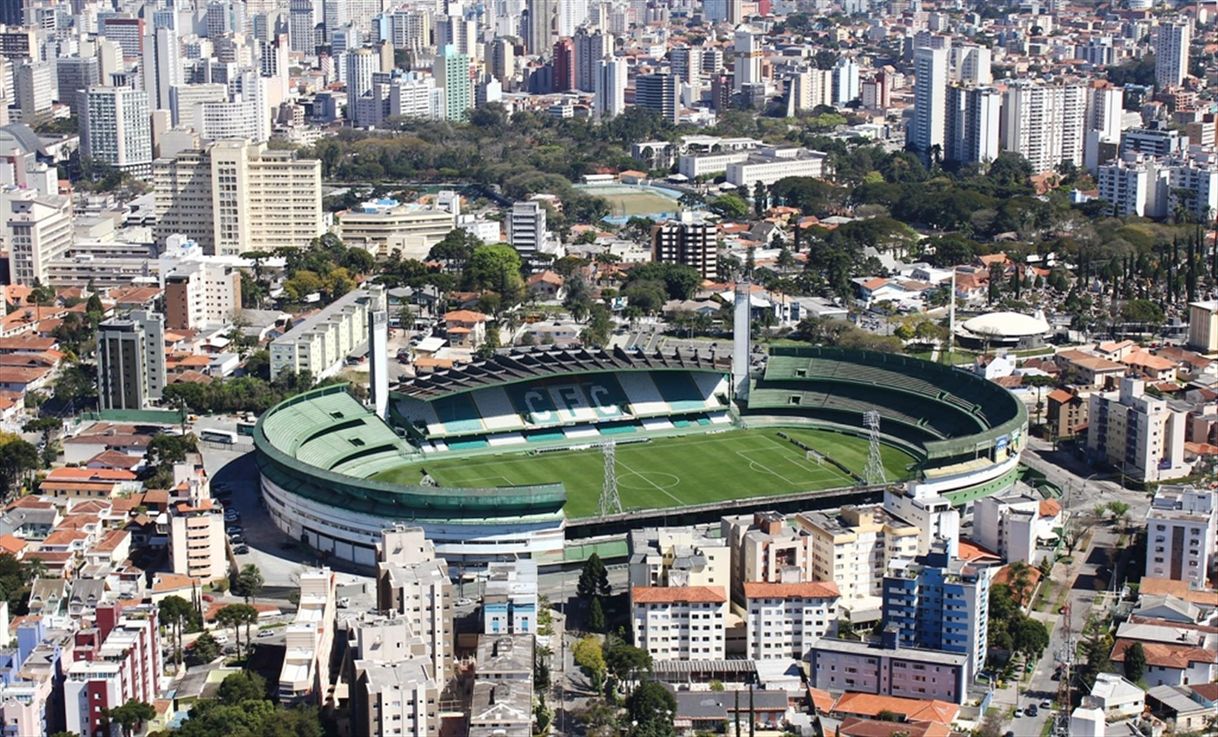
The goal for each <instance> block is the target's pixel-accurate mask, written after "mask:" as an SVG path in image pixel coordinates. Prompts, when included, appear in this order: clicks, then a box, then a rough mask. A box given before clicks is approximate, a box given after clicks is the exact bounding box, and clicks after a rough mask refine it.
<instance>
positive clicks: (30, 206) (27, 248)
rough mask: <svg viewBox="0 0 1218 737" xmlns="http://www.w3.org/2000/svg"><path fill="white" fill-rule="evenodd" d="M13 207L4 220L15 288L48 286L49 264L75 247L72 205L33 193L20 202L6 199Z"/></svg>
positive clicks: (10, 271) (19, 199)
mask: <svg viewBox="0 0 1218 737" xmlns="http://www.w3.org/2000/svg"><path fill="white" fill-rule="evenodd" d="M4 201H5V202H6V203H8V206H9V207H10V210H9V212H6V213H4V215H3V217H4V218H5V220H6V221H7V222H6V223H5V230H6V231H7V232H8V234H9V243H8V260H9V274H10V276H11V278H12V280H13V283H14V284H22V285H25V286H31V285H33V283H34V280H38V281H39V282H41V283H43V284H46V283H47V282H48V278H47V274H48V271H47V268H48V266H49V264H50V263H51V262H52V261H54V260H56V259H59V258H62V257H63V256H64V254H66V253H67V252H68V250H69V249H70V248H71V247H72V242H73V234H72V201H71V200H70V199H69V198H67V197H60V196H58V195H55V196H49V197H48V196H38V195H37V193H36V192H34V191H33V190H29V191H28V195H26V194H25V193H23V196H21V197H18V198H12V199H9V198H5V199H4Z"/></svg>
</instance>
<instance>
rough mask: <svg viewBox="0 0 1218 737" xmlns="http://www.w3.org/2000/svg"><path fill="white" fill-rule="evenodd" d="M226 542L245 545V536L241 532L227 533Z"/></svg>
mask: <svg viewBox="0 0 1218 737" xmlns="http://www.w3.org/2000/svg"><path fill="white" fill-rule="evenodd" d="M228 542H229V544H231V545H245V537H244V536H243V535H242V534H241V533H237V534H235V535H229V536H228Z"/></svg>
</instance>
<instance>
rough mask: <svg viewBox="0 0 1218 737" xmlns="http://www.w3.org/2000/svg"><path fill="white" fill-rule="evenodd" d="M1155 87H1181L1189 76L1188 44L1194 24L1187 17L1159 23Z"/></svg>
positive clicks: (1156, 39)
mask: <svg viewBox="0 0 1218 737" xmlns="http://www.w3.org/2000/svg"><path fill="white" fill-rule="evenodd" d="M1154 36H1155V43H1154V45H1155V87H1157V88H1159V89H1165V88H1167V87H1179V86H1180V85H1181V84H1182V83H1183V82H1184V78H1185V77H1186V76H1188V45H1189V43H1190V42H1191V40H1192V26H1191V24H1190V23H1189V21H1188V19H1187V18H1177V19H1174V20H1169V21H1165V22H1163V23H1160V24H1159V27H1158V28H1157V29H1156V30H1155V34H1154Z"/></svg>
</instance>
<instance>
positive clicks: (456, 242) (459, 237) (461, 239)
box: [427, 228, 482, 266]
mask: <svg viewBox="0 0 1218 737" xmlns="http://www.w3.org/2000/svg"><path fill="white" fill-rule="evenodd" d="M481 245H482V241H481V240H479V239H478V237H477V236H475V235H473V234H471V233H470V232H469V231H468V230H466V229H465V228H454V229H452V230H450V231H448V235H446V236H444V238H443V239H441V241H440V242H439V243H437V244H436V245H434V246H432V247H431V250H430V251H428V253H427V258H428V260H435V261H448V262H449V263H452V264H455V265H457V266H464V265H465V263H466V262H468V261H469V259H470V257H471V256H473V255H474V250H475V249H476V248H478V246H481Z"/></svg>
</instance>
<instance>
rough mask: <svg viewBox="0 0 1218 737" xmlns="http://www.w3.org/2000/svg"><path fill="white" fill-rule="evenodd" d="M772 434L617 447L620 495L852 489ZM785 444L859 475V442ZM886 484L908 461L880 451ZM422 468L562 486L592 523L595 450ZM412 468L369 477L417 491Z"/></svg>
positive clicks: (659, 497)
mask: <svg viewBox="0 0 1218 737" xmlns="http://www.w3.org/2000/svg"><path fill="white" fill-rule="evenodd" d="M778 432H779V431H778V430H776V429H765V430H761V429H758V430H732V431H728V432H723V433H717V434H714V435H691V436H686V437H678V438H658V439H655V440H653V441H651V442H650V443H635V444H627V445H620V446H618V448H617V481H618V493H619V494H620V495H621V497H622V506H623V507H624V508H625V509H627V510H631V509H655V508H661V507H682V506H688V505H691V504H706V503H711V502H715V501H719V500H727V499H742V498H746V497H752V496H769V495H774V494H788V493H793V492H797V491H815V490H819V489H832V488H837V487H842V486H850V485H851V484H853V483H854V482H853V480H852V479H851V478H850V477H849V476H847V475H846V474H844V473H842V472H841V470H839V469H838V468H836V467H835V466H833V465H832V464H829V463H825V464H818V463H817V462H816V461H815V460H810V459H808V458H806V457H805V455H806V454H805V453H804V451H803V450H801V449H799V448H798V447H796V446H795V445H794V444H792V443H791V442H789V441H787V440H783V439H782V438H780V437H778ZM783 432H785V433H786V434H787V435H789V436H790V437H793V438H797V439H799V440H801V441H803V442H804V443H806V444H807V445H808V446H809V447H812V448H816V449H817V450H818V451H819V452H821V453H823V454H825V455H827V456H829V457H831V458H833V459H835V460H837V461H838V462H839V463H841V464H842V465H844V466H846V467H847V468H849V469H851V470H853V471H854V472H856V473H861V472H862V470H863V467H864V466H865V465H866V462H867V441H866V440H864V439H862V438H856V437H851V436H848V435H842V434H840V433H835V432H829V431H824V430H810V429H789V430H784V431H783ZM883 459H884V467H885V469H886V472H887V476H888V479H889V480H896V479H903V478H907V477H908V476H909V472H908V470H907V469H908V466H909V464H910V463H911V462H912V461H913V458H912V457H911V456H909V455H908V454H907V453H905V452H904V451H902V450H900V449H898V448H894V447H890V446H884V448H883ZM422 465H423V467H425V468H426V469H427V472H428V473H429V474H430V475H431V476H432V478H434V479H435V480H436V481H437V482H439V484H440V486H441V487H457V488H459V487H463V486H464V487H473V486H517V485H524V484H541V483H552V482H555V481H561V482H562V483H563V484H564V485H565V486H566V489H567V507H566V511H567V516H568V517H570V518H580V517H590V516H593V515H595V514H596V511H597V500H598V498H599V496H600V492H601V483H602V480H603V477H604V471H603V469H604V462H603V460H602V455H601V451H600V450H599V449H589V450H572V451H555V452H550V453H544V454H541V455H526V454H525V453H523V452H519V451H517V452H514V453H505V454H502V455H488V456H473V457H464V458H462V457H454V458H450V459H438V460H431V461H425V462H424V463H423V464H422ZM420 473H421V472H420V465H418V464H416V465H411V466H406V467H402V468H395V469H391V470H389V471H386V472H384V473H382V474H379V475H378V476H376V478H378V479H380V480H384V481H394V482H398V483H403V484H414V483H418V481H419V478H420Z"/></svg>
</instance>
